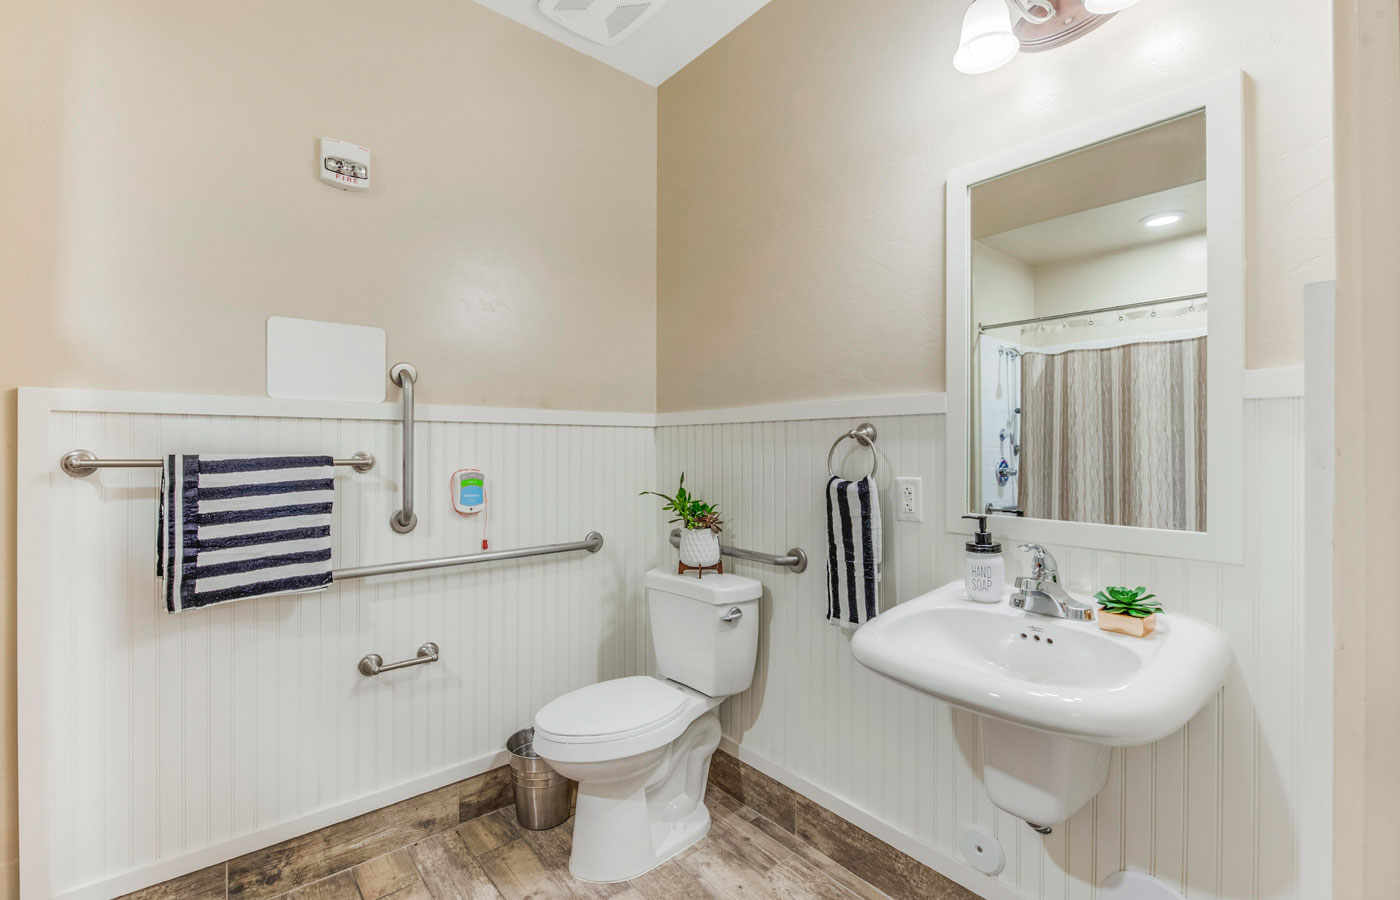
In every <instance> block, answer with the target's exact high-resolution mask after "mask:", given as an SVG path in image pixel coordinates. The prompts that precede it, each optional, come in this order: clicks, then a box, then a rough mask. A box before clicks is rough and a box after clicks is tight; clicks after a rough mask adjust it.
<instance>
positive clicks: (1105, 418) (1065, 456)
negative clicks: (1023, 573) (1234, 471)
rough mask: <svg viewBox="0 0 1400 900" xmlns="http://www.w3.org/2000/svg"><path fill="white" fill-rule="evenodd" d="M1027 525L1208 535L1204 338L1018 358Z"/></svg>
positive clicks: (1028, 353) (1027, 354) (1021, 492)
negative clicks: (1032, 521) (1042, 522)
mask: <svg viewBox="0 0 1400 900" xmlns="http://www.w3.org/2000/svg"><path fill="white" fill-rule="evenodd" d="M1021 380H1022V385H1021V409H1022V415H1021V449H1022V452H1021V457H1020V461H1019V462H1020V464H1019V485H1018V491H1017V494H1018V497H1019V499H1020V503H1021V507H1022V509H1024V510H1025V514H1026V515H1027V516H1028V517H1031V518H1038V519H1058V520H1061V521H1073V522H1092V523H1100V524H1109V525H1128V526H1133V527H1139V528H1168V529H1174V530H1179V531H1205V530H1206V521H1205V515H1206V513H1205V510H1206V469H1205V461H1206V452H1205V447H1206V440H1205V429H1206V338H1205V337H1204V336H1201V337H1193V338H1189V339H1182V340H1158V341H1142V342H1136V343H1128V344H1121V345H1118V346H1111V347H1104V348H1097V349H1069V350H1065V351H1063V352H1058V353H1046V352H1042V351H1036V350H1027V351H1026V352H1024V353H1023V354H1022V356H1021Z"/></svg>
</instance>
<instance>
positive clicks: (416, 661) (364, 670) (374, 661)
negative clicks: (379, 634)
mask: <svg viewBox="0 0 1400 900" xmlns="http://www.w3.org/2000/svg"><path fill="white" fill-rule="evenodd" d="M437 661H438V645H437V644H434V643H433V642H432V641H428V643H426V644H424V645H423V646H421V647H419V648H418V655H417V656H415V657H413V659H403V660H400V661H398V662H396V663H386V662H385V661H384V657H382V656H380V655H379V654H378V653H367V654H365V656H364V658H363V659H361V660H360V674H361V675H378V674H379V673H380V672H392V671H394V670H395V669H407V668H409V667H410V666H426V665H427V664H428V663H435V662H437Z"/></svg>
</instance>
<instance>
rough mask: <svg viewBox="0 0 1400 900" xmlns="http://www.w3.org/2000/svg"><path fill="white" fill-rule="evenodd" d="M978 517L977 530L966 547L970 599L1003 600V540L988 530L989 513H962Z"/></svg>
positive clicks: (981, 601) (966, 581) (1004, 574)
mask: <svg viewBox="0 0 1400 900" xmlns="http://www.w3.org/2000/svg"><path fill="white" fill-rule="evenodd" d="M963 518H964V519H976V520H977V533H976V534H975V535H973V537H972V540H970V541H968V542H967V544H966V545H965V546H966V548H967V554H966V555H967V577H966V579H965V582H964V583H965V584H966V586H967V599H969V600H974V601H976V602H978V603H1000V602H1001V601H1002V600H1003V599H1004V598H1005V596H1006V561H1005V560H1003V559H1002V558H1001V544H999V543H997V542H996V541H994V540H992V535H991V533H990V532H988V531H987V517H986V516H963Z"/></svg>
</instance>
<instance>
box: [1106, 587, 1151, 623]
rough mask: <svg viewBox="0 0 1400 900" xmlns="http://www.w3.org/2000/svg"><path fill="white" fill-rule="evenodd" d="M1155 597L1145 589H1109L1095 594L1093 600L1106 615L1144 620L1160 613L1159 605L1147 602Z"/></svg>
mask: <svg viewBox="0 0 1400 900" xmlns="http://www.w3.org/2000/svg"><path fill="white" fill-rule="evenodd" d="M1156 596H1157V595H1156V594H1148V593H1147V588H1145V587H1136V588H1125V587H1109V588H1104V589H1103V590H1102V591H1099V592H1098V593H1097V594H1095V595H1094V599H1095V600H1097V601H1099V607H1100V608H1101V609H1103V611H1104V612H1106V613H1112V614H1113V615H1118V616H1132V617H1133V618H1134V619H1145V618H1147V617H1148V616H1150V615H1153V614H1154V613H1159V612H1161V611H1162V604H1161V603H1157V602H1148V601H1150V600H1152V598H1153V597H1156Z"/></svg>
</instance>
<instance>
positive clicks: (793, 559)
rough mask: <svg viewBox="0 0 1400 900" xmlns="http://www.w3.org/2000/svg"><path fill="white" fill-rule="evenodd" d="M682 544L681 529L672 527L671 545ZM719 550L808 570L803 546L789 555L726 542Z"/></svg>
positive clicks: (737, 557)
mask: <svg viewBox="0 0 1400 900" xmlns="http://www.w3.org/2000/svg"><path fill="white" fill-rule="evenodd" d="M680 545H681V530H680V529H679V528H673V529H671V546H672V547H679V546H680ZM719 552H720V554H721V555H723V556H730V557H733V558H734V559H747V560H750V561H752V562H761V563H766V564H767V565H770V566H782V567H784V568H787V569H792V570H793V571H794V572H805V571H807V554H806V553H805V552H803V550H802V548H801V547H793V548H792V549H791V550H789V551H788V552H787V556H774V555H773V554H771V553H760V552H758V551H757V550H742V549H740V548H738V547H730V546H728V545H726V544H720V545H719Z"/></svg>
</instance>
